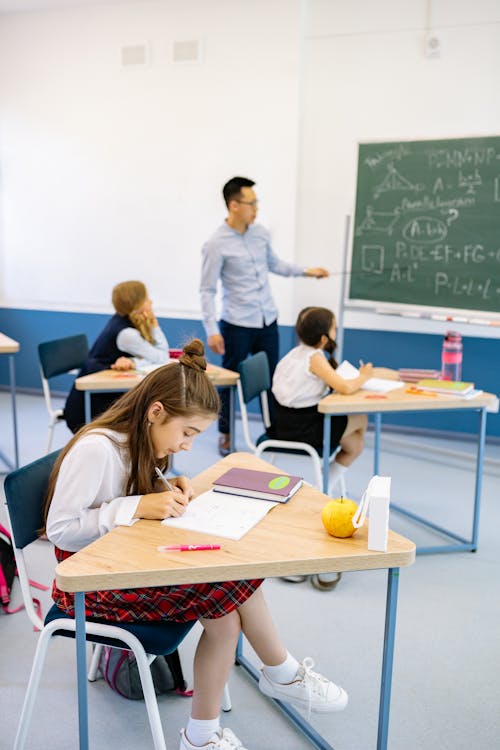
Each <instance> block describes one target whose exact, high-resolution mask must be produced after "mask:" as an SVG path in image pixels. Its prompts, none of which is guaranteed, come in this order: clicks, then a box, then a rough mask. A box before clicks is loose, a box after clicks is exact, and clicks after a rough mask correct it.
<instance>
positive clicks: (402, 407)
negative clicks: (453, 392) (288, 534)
mask: <svg viewBox="0 0 500 750" xmlns="http://www.w3.org/2000/svg"><path fill="white" fill-rule="evenodd" d="M409 385H410V384H408V383H404V384H402V387H401V388H398V389H395V390H393V391H389V392H388V393H385V394H381V393H375V392H374V391H364V390H360V391H357V393H353V394H352V395H350V396H342V395H340V394H337V393H335V394H331V395H330V396H326V397H325V398H323V399H321V401H320V402H319V404H318V411H320V412H321V413H322V414H323V415H324V417H325V420H324V429H323V490H324V492H325V493H328V465H329V461H328V459H329V455H330V432H331V417H332V416H334V415H335V414H337V415H338V414H373V415H374V416H375V450H374V465H373V473H374V474H378V473H379V458H380V430H381V423H382V414H383V413H385V412H404V411H452V410H455V411H464V410H469V411H470V410H471V409H472V410H473V411H477V412H478V413H479V434H478V452H477V461H476V485H475V492H474V512H473V519H472V531H471V538H470V539H465V538H463V537H461V536H459V535H457V534H454V533H452V532H450V531H449V530H448V529H445V528H443V527H442V526H438V525H436V524H434V523H432V522H431V521H429V520H428V519H426V518H422V516H419V515H417V514H415V513H411V512H410V511H408V510H406V509H405V508H402V507H400V506H398V505H396V504H394V503H391V508H392V509H394V510H397V511H399V512H401V513H403V514H404V515H406V516H408V517H409V518H411V519H412V520H415V521H418V522H419V523H422V524H423V525H424V526H427V527H428V528H431V529H433V530H434V531H438V532H439V533H440V534H443V535H444V536H446V537H448V538H449V539H451V540H453V542H454V543H453V544H448V545H435V546H431V547H419V548H418V549H417V554H429V553H432V552H458V551H461V552H463V551H470V552H472V551H475V550H476V549H477V536H478V530H479V513H480V502H481V485H482V478H483V458H484V442H485V436H486V411H487V409H488V407H490V408H491V407H494V405H495V403H496V396H495V395H494V394H492V393H482V394H480V395H479V396H476V397H475V398H471V399H463V398H457V397H454V396H445V395H440V394H431V393H429V394H427V395H422V394H411V393H407V392H406V388H407V387H409Z"/></svg>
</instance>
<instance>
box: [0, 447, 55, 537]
mask: <svg viewBox="0 0 500 750" xmlns="http://www.w3.org/2000/svg"><path fill="white" fill-rule="evenodd" d="M59 453H60V451H54V452H53V453H49V455H48V456H43V458H39V459H38V460H37V461H33V463H31V464H28V465H27V466H22V467H21V468H20V469H16V470H15V471H13V472H11V473H10V474H8V475H7V476H6V477H5V485H4V490H5V499H6V503H7V510H8V512H9V519H10V524H11V528H12V541H13V544H14V547H15V548H17V549H24V547H26V546H27V545H28V544H31V542H34V541H35V540H36V539H37V538H38V534H39V530H40V529H41V528H42V526H43V506H44V503H45V496H46V493H47V486H48V482H49V477H50V474H51V472H52V469H53V467H54V464H55V462H56V459H57V457H58V455H59Z"/></svg>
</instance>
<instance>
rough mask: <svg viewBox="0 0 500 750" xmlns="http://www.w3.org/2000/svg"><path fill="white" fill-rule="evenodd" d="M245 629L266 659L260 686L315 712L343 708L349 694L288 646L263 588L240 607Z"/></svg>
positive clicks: (276, 695)
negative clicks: (295, 655) (279, 631)
mask: <svg viewBox="0 0 500 750" xmlns="http://www.w3.org/2000/svg"><path fill="white" fill-rule="evenodd" d="M238 613H239V615H240V618H241V629H242V631H243V633H244V634H245V637H246V638H247V640H248V642H249V643H250V645H251V646H252V648H253V649H254V651H255V652H256V654H257V656H259V658H260V659H261V660H262V661H263V662H264V666H263V668H262V672H261V677H260V680H259V687H260V689H261V691H262V692H263V693H265V694H266V695H269V696H271V697H273V698H279V699H281V700H285V701H290V702H292V703H295V704H297V705H299V706H302V707H306V708H308V709H309V710H312V711H319V712H328V711H341V710H342V709H343V708H345V707H346V705H347V700H348V698H347V693H346V692H345V691H344V690H343V689H342V688H341V687H339V686H338V685H335V683H333V682H330V680H328V679H327V678H326V677H323V675H320V674H318V673H317V672H313V671H312V667H313V666H314V662H313V661H312V659H309V658H307V657H306V658H305V659H304V660H303V661H302V662H298V661H297V659H296V658H295V657H294V656H292V654H290V653H289V652H288V651H287V649H286V647H285V646H284V644H283V642H282V640H281V637H280V635H279V633H278V631H277V629H276V626H275V624H274V622H273V619H272V617H271V615H270V613H269V610H268V608H267V604H266V601H265V599H264V594H263V592H262V588H258V589H257V590H256V591H255V592H254V593H253V594H252V596H250V597H249V598H248V599H247V600H246V601H245V602H244V604H241V605H240V606H239V607H238Z"/></svg>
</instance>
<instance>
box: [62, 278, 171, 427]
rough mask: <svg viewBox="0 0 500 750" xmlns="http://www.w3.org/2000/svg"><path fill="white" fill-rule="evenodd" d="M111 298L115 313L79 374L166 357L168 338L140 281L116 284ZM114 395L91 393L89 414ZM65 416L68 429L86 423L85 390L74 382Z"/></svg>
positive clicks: (160, 361) (130, 367) (156, 361)
mask: <svg viewBox="0 0 500 750" xmlns="http://www.w3.org/2000/svg"><path fill="white" fill-rule="evenodd" d="M112 302H113V307H114V308H115V311H116V312H115V315H113V317H112V318H111V319H110V320H109V321H108V323H107V324H106V326H105V328H104V330H103V331H102V332H101V333H100V334H99V336H98V337H97V339H96V341H95V343H94V345H93V346H92V348H91V350H90V352H89V355H88V357H87V360H86V362H85V364H84V365H83V367H82V369H81V370H80V372H79V373H78V377H80V376H81V375H89V374H90V373H92V372H99V371H100V370H108V369H109V368H111V369H112V370H121V371H126V370H135V369H140V368H141V367H147V366H149V365H164V364H166V363H167V362H168V361H169V348H168V342H167V339H166V338H165V334H164V333H163V331H162V330H161V328H160V326H159V325H158V321H157V319H156V315H155V314H154V312H153V307H152V303H151V300H150V299H149V296H148V292H147V289H146V287H145V286H144V284H143V283H142V281H123V282H122V283H121V284H117V285H116V286H115V287H114V288H113V292H112ZM116 398H117V396H116V394H112V393H98V394H93V396H92V416H95V415H96V414H102V412H103V411H105V410H106V409H107V408H108V406H110V405H111V404H112V403H113V401H115V400H116ZM64 419H65V420H66V423H67V425H68V427H69V429H70V430H71V432H76V431H77V430H78V429H80V427H81V426H82V425H83V424H84V423H85V407H84V394H83V391H77V390H76V388H75V387H74V386H73V388H72V389H71V391H70V393H69V396H68V398H67V400H66V405H65V407H64Z"/></svg>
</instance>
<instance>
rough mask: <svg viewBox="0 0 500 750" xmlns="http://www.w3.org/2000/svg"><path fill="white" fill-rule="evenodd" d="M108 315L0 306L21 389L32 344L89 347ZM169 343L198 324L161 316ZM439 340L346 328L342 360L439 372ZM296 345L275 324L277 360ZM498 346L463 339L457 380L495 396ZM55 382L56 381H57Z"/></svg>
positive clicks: (35, 372) (499, 423)
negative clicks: (80, 342) (70, 342)
mask: <svg viewBox="0 0 500 750" xmlns="http://www.w3.org/2000/svg"><path fill="white" fill-rule="evenodd" d="M108 318H109V315H101V314H93V313H69V312H51V311H40V310H15V309H7V308H3V309H2V308H0V331H2V332H3V333H5V334H7V335H8V336H10V337H11V338H13V339H15V340H16V341H19V342H20V344H21V349H20V351H19V353H18V354H17V355H16V358H15V361H16V381H17V386H18V388H20V389H37V390H39V389H40V388H41V384H40V372H39V367H38V358H37V346H38V344H39V343H40V342H42V341H50V340H51V339H57V338H61V337H63V336H71V335H73V334H76V333H86V334H87V336H88V339H89V344H92V342H93V341H94V339H95V338H96V337H97V335H98V334H99V332H100V331H101V330H102V328H103V327H104V324H105V323H106V321H107V320H108ZM160 325H161V327H162V328H163V330H164V331H165V334H166V336H167V339H168V341H169V344H170V346H171V347H172V348H177V347H179V346H181V345H182V344H183V342H185V341H187V340H189V339H190V338H193V337H195V336H197V337H199V338H201V339H204V331H203V327H202V325H201V322H200V321H198V320H184V319H171V318H161V319H160ZM441 343H442V337H441V336H436V335H428V334H405V333H394V332H390V331H367V330H354V329H346V330H345V332H344V357H345V358H346V359H349V360H350V361H351V362H352V363H353V364H356V363H357V362H358V360H359V359H360V358H362V359H363V360H364V361H365V362H370V361H371V362H373V363H374V364H376V365H385V366H387V367H394V368H396V369H397V368H398V367H426V368H436V369H437V368H439V365H440V359H441ZM294 345H295V335H294V331H293V327H291V326H280V349H281V352H280V354H281V356H283V354H285V353H286V352H287V351H288V350H289V349H290V348H291V347H292V346H294ZM209 359H210V361H212V362H214V363H215V364H220V358H219V357H216V356H215V355H212V354H209ZM499 361H500V342H499V341H498V340H496V339H480V338H466V339H464V363H463V373H462V377H463V379H464V380H472V381H473V382H475V383H476V385H477V386H478V387H480V388H482V389H483V390H485V391H490V392H491V393H498V392H499V390H500V388H499V379H498V371H499V370H500V367H499ZM58 381H59V382H58ZM70 382H71V380H70V378H68V377H67V376H61V378H59V379H57V380H56V379H54V381H53V388H54V389H56V390H62V391H63V390H67V389H68V387H69V383H70ZM7 383H8V367H7V357H0V386H6V385H7ZM383 422H384V424H391V425H400V426H401V425H402V426H406V427H408V428H417V429H432V430H437V431H453V432H460V433H474V434H475V433H476V431H477V424H478V421H477V415H476V414H474V413H458V412H450V413H446V412H440V413H438V414H430V413H429V412H426V413H423V414H402V415H399V416H397V415H392V414H387V415H384V418H383ZM487 429H488V435H489V436H494V437H500V416H499V415H498V414H489V415H488V428H487Z"/></svg>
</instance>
